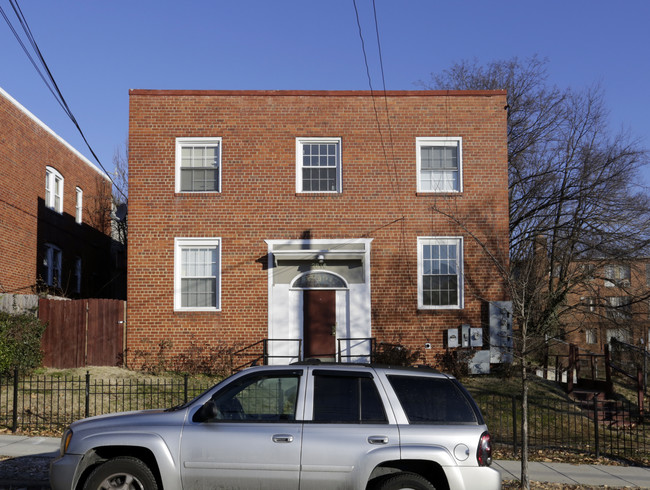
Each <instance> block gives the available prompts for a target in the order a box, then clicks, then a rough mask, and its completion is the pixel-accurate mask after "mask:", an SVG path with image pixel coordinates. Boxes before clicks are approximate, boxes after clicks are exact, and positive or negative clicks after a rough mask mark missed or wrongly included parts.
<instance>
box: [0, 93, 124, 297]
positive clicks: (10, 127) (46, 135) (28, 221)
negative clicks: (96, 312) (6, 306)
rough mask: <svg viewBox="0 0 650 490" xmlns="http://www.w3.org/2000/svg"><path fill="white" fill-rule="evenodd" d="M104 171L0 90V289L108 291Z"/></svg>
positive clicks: (107, 293)
mask: <svg viewBox="0 0 650 490" xmlns="http://www.w3.org/2000/svg"><path fill="white" fill-rule="evenodd" d="M110 196H111V184H110V181H109V179H108V177H107V176H106V175H105V174H104V173H103V172H102V171H100V170H99V169H97V168H96V167H95V166H94V165H93V164H92V163H91V162H90V161H89V160H87V159H86V158H85V157H83V155H81V154H80V153H79V152H78V151H76V150H75V149H74V148H72V147H71V146H70V145H69V144H68V143H66V142H65V141H64V140H63V139H61V138H60V137H59V136H57V135H56V134H55V133H54V132H53V131H52V130H51V129H50V128H48V127H47V126H46V125H45V124H43V122H41V121H40V120H39V119H37V118H36V117H35V116H34V115H33V114H31V113H30V112H29V111H28V110H27V109H25V108H24V107H23V106H22V105H20V104H19V103H18V102H17V101H16V100H14V99H13V98H12V97H11V96H10V95H9V94H7V93H6V92H5V91H4V90H2V89H0V250H1V251H2V252H1V253H0V294H5V293H12V294H33V293H50V294H55V295H64V296H67V297H72V298H75V297H84V298H87V297H109V298H110V297H115V294H114V291H115V282H114V281H111V279H112V267H111V255H110V247H111V238H110V219H109V214H108V213H109V212H110V206H111V198H110Z"/></svg>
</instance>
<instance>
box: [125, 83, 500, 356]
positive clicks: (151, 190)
mask: <svg viewBox="0 0 650 490" xmlns="http://www.w3.org/2000/svg"><path fill="white" fill-rule="evenodd" d="M505 105H506V98H505V93H504V92H500V91H499V92H464V93H463V92H389V93H388V95H387V97H386V99H384V96H383V94H380V95H378V96H376V97H375V98H374V104H373V100H372V98H371V97H370V96H369V93H368V92H191V91H178V92H174V91H145V90H136V91H132V92H131V97H130V132H129V134H130V135H129V143H130V148H129V160H130V161H129V178H130V183H129V184H130V188H129V194H130V195H129V198H130V200H129V234H130V236H129V264H128V277H129V281H128V299H129V302H128V322H129V333H128V347H129V349H130V350H131V352H133V351H135V350H140V349H151V348H153V347H152V346H155V345H156V344H157V343H158V342H159V341H160V340H162V339H165V340H169V341H171V342H172V344H173V351H174V352H180V351H183V350H184V349H187V348H188V347H189V345H190V343H191V342H192V340H194V341H196V342H198V343H200V344H203V345H215V344H216V343H219V342H221V343H235V342H238V343H242V344H249V343H253V342H255V341H258V340H260V339H262V338H265V337H266V336H267V324H268V318H267V315H268V309H267V308H268V306H267V302H268V301H267V297H268V282H267V270H265V267H264V264H265V263H266V262H265V260H266V259H265V256H266V254H267V245H266V243H265V242H264V240H265V239H282V240H287V239H300V238H302V237H304V236H305V235H306V234H308V235H309V236H310V237H311V238H313V239H345V238H350V239H352V238H372V239H373V242H372V253H371V260H370V264H371V265H370V267H371V291H372V305H371V308H372V329H373V330H372V332H373V335H374V336H376V337H377V338H378V340H385V341H389V342H391V341H396V340H401V341H402V342H403V343H405V344H407V345H409V346H410V347H413V348H420V349H423V347H424V344H425V342H430V343H432V344H433V349H431V350H427V351H426V356H427V357H426V361H427V362H430V363H433V362H435V359H434V356H435V354H437V353H440V352H442V351H443V336H445V335H446V329H448V328H452V327H458V326H459V325H460V324H461V323H470V324H471V325H472V326H480V325H485V323H486V321H487V317H486V311H487V306H486V301H502V300H505V299H507V298H506V297H505V292H504V289H503V287H502V282H501V281H500V279H499V275H498V273H497V271H496V268H495V267H494V264H493V262H492V260H491V259H490V258H488V257H487V256H486V254H485V253H484V252H483V251H482V249H481V247H480V246H479V245H477V243H476V242H475V241H474V240H473V239H472V238H470V236H469V235H468V233H467V232H466V231H465V228H466V229H467V230H469V231H471V233H472V234H474V235H475V236H476V237H478V238H479V239H480V240H482V241H484V242H486V243H489V244H490V246H491V250H492V252H493V253H495V254H497V255H499V256H500V257H507V252H508V251H507V246H508V245H507V244H508V194H507V154H506V111H505V110H504V106H505ZM386 106H387V107H388V114H389V116H390V125H389V124H387V120H386ZM374 107H376V108H377V113H376V112H375V109H374ZM377 114H378V115H377ZM377 118H379V121H380V123H381V133H380V132H379V130H378V126H377ZM201 136H215V137H222V138H223V140H222V148H223V149H222V168H223V175H222V192H221V193H220V194H217V195H215V194H209V195H188V194H185V195H182V194H176V193H175V191H174V161H175V138H177V137H201ZM426 136H461V137H462V138H463V174H464V175H463V187H464V189H463V192H462V193H460V194H458V195H450V194H444V195H440V194H437V195H431V194H419V195H418V194H417V193H416V140H415V138H416V137H426ZM296 137H341V138H342V143H341V148H342V150H341V152H342V169H343V178H342V181H343V184H342V186H343V192H342V193H340V194H335V195H333V194H317V195H304V194H302V195H299V194H296V190H295V172H296V165H295V161H296V156H295V151H296V145H295V138H296ZM382 140H383V145H384V146H383V147H382ZM434 207H437V208H438V209H440V210H444V211H445V212H448V213H451V214H453V216H455V217H456V218H458V219H459V220H460V221H461V222H462V226H459V225H457V224H454V223H453V222H452V221H450V220H449V219H448V218H447V217H445V216H444V215H443V214H441V213H440V212H438V211H435V210H434V209H433V208H434ZM419 236H465V241H464V247H465V254H464V258H465V275H466V278H465V308H463V309H461V310H445V311H443V310H437V311H431V310H427V311H425V310H418V308H417V237H419ZM174 237H221V238H222V247H223V252H222V267H221V270H222V277H221V281H222V282H221V285H222V301H221V303H222V311H220V312H210V313H205V312H201V313H196V312H193V313H185V312H174V308H173V279H174V271H173V266H174V260H173V254H174Z"/></svg>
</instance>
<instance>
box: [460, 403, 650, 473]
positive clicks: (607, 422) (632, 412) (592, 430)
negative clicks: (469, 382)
mask: <svg viewBox="0 0 650 490" xmlns="http://www.w3.org/2000/svg"><path fill="white" fill-rule="evenodd" d="M472 396H473V397H474V399H475V400H476V402H477V404H478V405H479V407H480V409H481V412H482V413H483V416H484V417H485V419H486V421H487V424H488V427H489V429H490V433H491V434H492V439H493V442H494V444H495V446H496V447H499V446H501V447H507V448H511V449H513V450H514V452H515V453H517V451H518V450H519V449H520V448H521V420H522V407H521V397H520V396H506V395H501V394H494V393H488V392H481V391H472ZM528 420H529V437H528V444H529V447H530V448H531V449H535V450H544V449H552V450H564V451H571V452H577V453H583V454H590V455H593V456H596V457H598V456H608V457H612V458H619V459H624V460H628V461H630V462H637V463H647V461H648V460H649V459H650V426H649V425H648V423H647V422H646V421H645V419H644V417H643V414H642V413H639V410H638V407H637V406H636V405H634V404H632V403H630V402H629V401H625V400H623V401H616V402H611V401H607V400H602V399H599V398H597V397H594V398H593V399H591V400H586V401H585V402H582V403H575V402H571V401H565V400H553V399H549V398H543V399H540V398H534V397H533V398H530V399H529V402H528Z"/></svg>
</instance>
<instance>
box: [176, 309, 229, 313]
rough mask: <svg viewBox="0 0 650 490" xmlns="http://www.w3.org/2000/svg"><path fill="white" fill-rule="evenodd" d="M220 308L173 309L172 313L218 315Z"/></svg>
mask: <svg viewBox="0 0 650 490" xmlns="http://www.w3.org/2000/svg"><path fill="white" fill-rule="evenodd" d="M220 312H221V308H174V313H220Z"/></svg>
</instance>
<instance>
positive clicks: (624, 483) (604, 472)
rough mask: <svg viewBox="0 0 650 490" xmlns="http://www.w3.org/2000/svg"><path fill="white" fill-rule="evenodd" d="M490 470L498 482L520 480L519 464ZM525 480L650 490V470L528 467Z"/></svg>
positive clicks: (508, 463) (558, 465) (505, 463)
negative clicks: (497, 474)
mask: <svg viewBox="0 0 650 490" xmlns="http://www.w3.org/2000/svg"><path fill="white" fill-rule="evenodd" d="M492 467H493V468H494V469H496V470H498V471H499V472H500V473H501V480H503V481H505V480H519V477H520V476H521V462H520V461H495V462H493V463H492ZM528 478H529V479H530V481H534V482H545V483H561V484H565V485H589V486H596V487H597V486H605V485H607V486H608V487H615V488H617V487H631V488H637V487H638V488H650V468H645V467H644V468H641V467H638V466H609V465H595V464H580V465H576V464H569V463H538V462H529V463H528Z"/></svg>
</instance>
